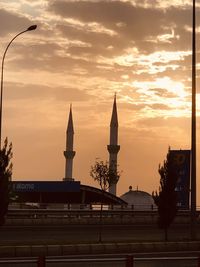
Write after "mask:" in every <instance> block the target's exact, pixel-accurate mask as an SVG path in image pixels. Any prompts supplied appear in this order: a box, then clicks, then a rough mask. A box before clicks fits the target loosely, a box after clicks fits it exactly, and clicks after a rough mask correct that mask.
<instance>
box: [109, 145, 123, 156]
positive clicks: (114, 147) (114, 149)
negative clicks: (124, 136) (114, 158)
mask: <svg viewBox="0 0 200 267" xmlns="http://www.w3.org/2000/svg"><path fill="white" fill-rule="evenodd" d="M107 149H108V152H109V153H111V154H117V153H118V152H119V150H120V145H108V146H107Z"/></svg>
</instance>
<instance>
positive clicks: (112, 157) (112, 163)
mask: <svg viewBox="0 0 200 267" xmlns="http://www.w3.org/2000/svg"><path fill="white" fill-rule="evenodd" d="M107 149H108V152H109V167H110V168H111V169H112V170H113V171H114V172H116V173H117V153H118V152H119V150H120V146H119V145H118V118H117V104H116V95H115V97H114V103H113V110H112V117H111V121H110V145H108V146H107ZM116 186H117V182H115V183H113V184H111V185H110V188H109V192H110V193H111V194H113V195H116Z"/></svg>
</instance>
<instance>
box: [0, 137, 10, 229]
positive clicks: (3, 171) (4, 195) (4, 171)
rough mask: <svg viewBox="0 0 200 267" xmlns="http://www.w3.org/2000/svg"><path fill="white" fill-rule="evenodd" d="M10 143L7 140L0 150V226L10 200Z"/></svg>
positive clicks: (3, 220)
mask: <svg viewBox="0 0 200 267" xmlns="http://www.w3.org/2000/svg"><path fill="white" fill-rule="evenodd" d="M11 158H12V143H10V144H8V139H7V138H6V139H5V141H4V146H3V148H2V149H1V150H0V226H1V225H3V224H4V222H5V215H6V213H7V210H8V204H9V198H10V181H11V177H12V163H11Z"/></svg>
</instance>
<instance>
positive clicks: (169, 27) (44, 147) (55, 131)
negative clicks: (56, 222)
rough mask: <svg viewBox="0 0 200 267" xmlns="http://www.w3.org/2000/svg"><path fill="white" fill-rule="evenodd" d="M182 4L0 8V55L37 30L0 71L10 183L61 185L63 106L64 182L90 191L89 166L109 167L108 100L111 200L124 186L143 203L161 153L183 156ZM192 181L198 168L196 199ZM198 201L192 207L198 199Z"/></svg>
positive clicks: (1, 2) (186, 79)
mask: <svg viewBox="0 0 200 267" xmlns="http://www.w3.org/2000/svg"><path fill="white" fill-rule="evenodd" d="M191 3H192V1H191V0H190V1H189V0H171V1H169V0H160V1H157V0H130V1H125V0H115V1H113V0H79V1H77V0H55V1H54V0H31V1H30V0H9V1H8V0H0V25H1V27H0V38H1V44H0V53H1V55H3V52H4V50H5V48H6V45H7V44H8V42H9V41H10V40H11V39H12V38H13V37H14V36H15V34H17V33H19V32H20V31H23V30H25V29H26V28H27V27H29V26H30V25H32V24H37V25H38V28H37V29H36V30H35V31H32V32H27V33H24V34H23V35H21V36H19V37H18V38H17V39H16V40H15V41H14V42H13V44H12V46H11V47H10V48H9V50H8V53H7V56H6V61H5V68H4V71H5V72H4V74H5V76H4V96H3V130H2V134H3V137H5V136H8V138H9V141H11V142H12V143H13V153H14V157H13V164H14V166H13V180H60V181H61V180H62V178H63V177H64V167H65V159H64V156H63V151H64V150H65V142H66V141H65V140H66V139H65V134H66V133H65V131H66V126H67V120H68V113H69V107H70V103H72V107H73V120H74V130H75V137H74V138H75V139H74V150H75V151H76V156H75V158H74V172H73V176H74V178H75V180H80V181H81V183H83V184H90V185H95V186H98V185H97V184H96V183H94V182H93V181H92V178H91V177H90V176H89V171H90V166H91V165H92V164H93V163H94V162H95V159H96V158H100V159H102V160H108V152H107V145H108V143H109V124H110V118H111V111H112V104H113V98H114V94H115V93H117V106H118V120H119V144H120V146H121V149H120V152H119V154H118V164H119V170H122V174H121V178H120V181H119V183H118V188H117V192H118V195H121V194H123V193H124V192H126V191H128V187H129V186H130V185H132V186H133V189H136V187H137V186H138V188H139V189H140V190H144V191H147V192H149V193H151V192H152V191H153V190H155V189H157V188H158V186H159V175H158V165H159V163H162V162H163V160H164V159H165V157H166V153H167V151H168V147H169V146H170V147H171V149H180V148H181V149H190V129H191V127H190V124H191V122H190V117H191V20H192V6H191ZM199 7H200V6H199ZM199 7H198V6H197V32H199V31H200V8H199ZM197 41H198V42H199V36H198V35H197ZM198 42H197V104H198V105H197V115H198V117H197V160H198V159H199V154H200V143H199V138H198V136H199V130H200V123H199V115H200V104H199V102H200V92H199V89H198V87H199V82H200V79H199V71H198V70H199V66H200V65H199V57H198V56H199V52H198V51H199V48H200V46H199V43H198ZM199 174H200V168H199V166H198V169H197V185H198V186H197V189H198V188H200V181H199V179H200V177H199ZM198 199H199V200H198V205H200V194H199V197H198Z"/></svg>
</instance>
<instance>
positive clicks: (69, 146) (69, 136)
mask: <svg viewBox="0 0 200 267" xmlns="http://www.w3.org/2000/svg"><path fill="white" fill-rule="evenodd" d="M73 143H74V127H73V119H72V106H71V105H70V112H69V119H68V126H67V132H66V151H64V156H65V159H66V163H65V178H64V179H63V180H64V181H73V180H74V179H73V178H72V170H73V158H74V156H75V153H76V152H75V151H73Z"/></svg>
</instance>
